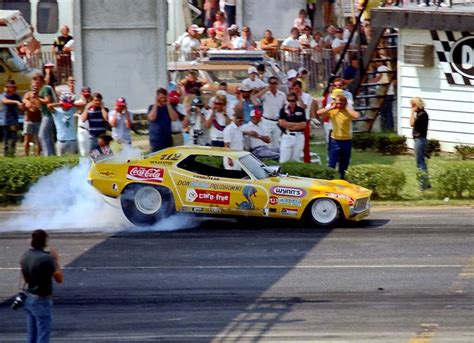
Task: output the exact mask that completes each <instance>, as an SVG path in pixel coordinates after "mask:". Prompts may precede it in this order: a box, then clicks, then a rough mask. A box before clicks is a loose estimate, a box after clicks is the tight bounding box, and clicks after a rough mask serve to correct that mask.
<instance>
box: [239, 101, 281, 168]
mask: <svg viewBox="0 0 474 343" xmlns="http://www.w3.org/2000/svg"><path fill="white" fill-rule="evenodd" d="M250 117H251V120H250V121H249V122H248V123H247V124H245V125H242V128H241V130H242V132H243V135H244V136H245V139H247V140H248V148H249V151H250V152H251V153H252V154H254V155H255V156H257V157H258V158H261V159H267V158H269V159H272V160H277V161H278V160H279V158H280V152H279V149H271V148H270V147H269V146H268V144H269V143H270V142H271V140H270V136H269V135H268V132H267V131H266V130H265V128H264V127H263V125H262V113H261V111H260V110H253V111H252V113H251V115H250Z"/></svg>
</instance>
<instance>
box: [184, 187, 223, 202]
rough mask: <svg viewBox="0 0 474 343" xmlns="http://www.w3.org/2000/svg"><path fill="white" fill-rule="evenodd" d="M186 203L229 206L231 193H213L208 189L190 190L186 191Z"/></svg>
mask: <svg viewBox="0 0 474 343" xmlns="http://www.w3.org/2000/svg"><path fill="white" fill-rule="evenodd" d="M186 201H188V202H200V203H204V204H216V205H229V203H230V193H229V192H218V191H211V190H208V189H199V188H188V189H186Z"/></svg>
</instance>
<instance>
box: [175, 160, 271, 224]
mask: <svg viewBox="0 0 474 343" xmlns="http://www.w3.org/2000/svg"><path fill="white" fill-rule="evenodd" d="M223 158H224V156H223V155H215V156H212V155H211V156H209V155H200V154H196V155H190V156H188V157H187V158H186V159H185V160H183V161H182V162H180V163H179V164H178V165H177V166H178V168H177V169H176V170H174V171H173V172H172V178H173V182H174V186H175V188H176V193H177V194H178V197H179V199H178V202H179V204H180V210H181V211H184V212H195V213H210V214H229V215H249V216H254V215H261V214H262V211H263V209H264V207H265V206H266V204H267V202H268V193H267V191H266V190H265V188H264V187H262V186H259V185H256V184H254V180H252V178H251V175H249V174H248V172H246V171H245V170H244V169H243V168H241V170H228V169H225V168H224V164H223ZM239 164H240V162H239V161H238V160H234V166H237V165H239ZM240 167H242V166H240Z"/></svg>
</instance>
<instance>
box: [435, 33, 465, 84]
mask: <svg viewBox="0 0 474 343" xmlns="http://www.w3.org/2000/svg"><path fill="white" fill-rule="evenodd" d="M468 36H474V34H473V33H470V32H454V31H434V30H432V31H431V38H432V39H433V43H434V47H435V49H436V54H437V55H438V59H439V63H440V65H441V68H442V69H443V72H444V75H446V79H447V80H448V83H449V84H451V85H466V86H474V79H470V78H468V77H465V76H464V75H461V74H459V73H458V72H457V71H456V70H455V69H454V68H453V66H452V65H451V62H452V61H451V48H452V47H453V45H454V44H455V43H456V41H458V40H459V39H461V38H464V37H468Z"/></svg>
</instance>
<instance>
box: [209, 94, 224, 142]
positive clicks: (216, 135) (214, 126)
mask: <svg viewBox="0 0 474 343" xmlns="http://www.w3.org/2000/svg"><path fill="white" fill-rule="evenodd" d="M226 106H227V98H226V96H225V95H217V96H216V97H215V99H214V102H213V104H212V110H211V111H210V113H209V115H208V116H207V117H206V121H205V123H204V127H205V128H207V129H210V136H211V146H217V147H221V148H223V147H224V129H225V127H226V126H227V125H229V124H230V118H229V117H228V116H227V113H226Z"/></svg>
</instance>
